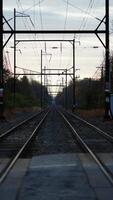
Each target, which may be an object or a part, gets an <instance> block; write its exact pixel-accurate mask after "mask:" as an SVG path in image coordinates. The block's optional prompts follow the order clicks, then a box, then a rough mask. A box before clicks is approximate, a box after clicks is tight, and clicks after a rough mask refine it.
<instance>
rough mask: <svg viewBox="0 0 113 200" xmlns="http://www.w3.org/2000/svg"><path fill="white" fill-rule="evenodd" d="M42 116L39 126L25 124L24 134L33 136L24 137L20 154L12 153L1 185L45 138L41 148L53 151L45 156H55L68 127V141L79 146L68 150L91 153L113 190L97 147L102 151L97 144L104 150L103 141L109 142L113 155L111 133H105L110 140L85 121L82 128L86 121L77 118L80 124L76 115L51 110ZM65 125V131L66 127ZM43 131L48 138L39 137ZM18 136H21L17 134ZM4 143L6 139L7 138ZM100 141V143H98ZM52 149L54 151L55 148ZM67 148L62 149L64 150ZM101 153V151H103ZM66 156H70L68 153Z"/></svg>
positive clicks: (0, 178)
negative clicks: (16, 164)
mask: <svg viewBox="0 0 113 200" xmlns="http://www.w3.org/2000/svg"><path fill="white" fill-rule="evenodd" d="M48 113H50V114H51V113H52V116H51V118H50V120H49V121H48V122H47V120H48V118H49V117H48V116H49V115H50V114H49V115H48ZM40 114H41V115H40V116H39V118H38V122H36V121H35V122H33V121H32V120H31V121H32V122H31V121H30V125H29V128H28V123H26V122H25V124H24V125H23V127H24V133H26V134H28V132H29V134H28V135H29V136H28V135H27V139H26V137H25V135H24V137H25V138H24V139H23V137H22V135H23V133H21V134H20V135H21V136H20V138H21V140H22V141H23V144H21V147H20V145H19V146H18V149H17V150H16V152H15V153H14V151H12V152H13V153H14V154H13V153H12V155H11V159H10V162H9V163H8V164H7V166H6V167H5V168H4V170H2V172H1V173H0V183H2V182H3V181H4V179H5V178H6V177H7V175H8V173H9V172H10V170H11V169H12V167H13V166H14V164H15V163H16V161H17V160H18V158H19V157H20V156H22V155H24V154H25V152H26V149H27V151H28V152H31V151H32V148H31V146H33V147H34V146H36V145H37V143H38V142H40V137H42V138H41V139H42V140H45V138H46V139H47V140H46V143H45V142H43V143H41V146H43V147H42V148H44V146H46V145H47V146H48V149H49V150H48V149H47V148H45V149H46V150H48V151H46V150H45V151H44V152H43V153H45V152H46V154H48V153H53V151H52V148H54V150H55V148H56V145H53V143H54V141H55V140H58V141H57V143H56V144H57V145H58V144H59V143H60V142H61V140H62V141H63V140H64V138H63V137H62V135H61V134H64V135H65V134H67V133H66V129H65V127H67V126H68V128H67V129H68V132H69V137H67V140H70V143H74V144H75V146H73V145H72V146H69V145H68V149H69V148H71V147H73V148H76V149H79V151H78V152H82V153H83V152H84V153H86V152H87V153H88V155H90V156H91V158H92V159H93V160H94V161H95V162H96V163H97V165H99V168H100V169H101V170H102V172H103V173H104V175H105V176H106V177H107V179H108V180H109V182H110V184H112V186H113V173H112V171H111V170H110V169H109V168H108V167H107V166H106V164H105V163H104V161H103V160H101V159H100V157H99V154H98V153H99V152H98V151H97V147H98V145H97V143H98V144H99V145H100V146H101V143H103V141H104V142H105V141H106V142H105V143H107V142H109V144H110V145H111V146H110V149H109V152H111V151H112V152H113V141H112V138H111V137H108V134H107V133H105V135H107V137H106V136H104V135H102V134H103V133H104V132H103V133H102V131H101V130H100V129H98V128H97V127H94V126H93V125H90V124H88V123H86V122H85V121H84V122H82V124H81V123H80V121H82V120H79V118H76V120H77V121H76V120H75V116H74V115H72V114H70V113H68V112H64V111H61V110H56V109H51V111H48V110H47V111H46V112H43V113H40ZM55 115H56V116H55ZM54 117H55V119H53V118H54ZM45 119H46V120H45ZM52 120H53V121H52ZM55 120H56V122H58V123H59V122H60V123H61V124H60V126H59V127H58V128H60V129H58V128H57V125H58V124H57V123H56V122H55V123H54V121H55ZM58 120H59V121H58ZM78 121H79V123H78ZM63 122H64V124H65V127H64V125H63ZM34 124H35V125H34ZM43 124H46V125H45V127H44V128H42V127H43V126H42V125H43ZM47 124H49V125H50V126H52V131H51V130H49V129H48V127H47ZM84 124H86V126H87V128H84ZM20 128H21V126H19V132H20ZM79 128H80V130H78V129H79ZM17 129H18V128H17V127H16V130H17ZM21 129H22V131H23V128H21ZM39 129H40V131H41V130H42V129H44V130H43V134H44V135H43V134H39ZM56 129H57V130H56ZM61 129H62V132H60V131H61ZM89 129H90V131H89ZM92 129H94V130H93V132H92ZM28 130H29V131H28ZM55 130H56V133H57V134H58V135H55V134H56V133H55ZM84 130H85V132H84ZM13 131H14V130H13ZM96 131H97V133H96ZM70 132H71V134H70ZM100 132H101V134H100ZM10 133H11V132H10ZM13 134H14V133H13ZM37 134H38V137H36V136H37ZM8 135H9V133H8ZM16 135H17V131H16ZM16 135H15V137H13V140H14V138H16V137H17V136H16ZM40 135H41V136H40ZM70 135H72V139H73V141H72V140H71V136H70ZM88 135H89V138H88ZM8 137H11V136H10V135H9V136H8ZM100 138H101V139H100ZM3 139H4V136H3ZM11 139H12V137H11ZM59 139H60V140H59ZM6 140H7V139H6ZM96 140H97V141H99V142H97V143H96ZM7 141H8V140H7ZM49 142H50V144H47V143H49ZM20 143H21V142H20ZM52 145H53V146H54V147H52ZM64 146H65V145H64ZM64 146H63V145H62V148H63V147H64ZM51 147H52V148H51ZM102 148H103V147H102ZM13 150H14V149H13ZM100 150H101V148H100ZM76 152H77V151H76ZM100 152H101V151H100ZM55 153H56V151H55ZM57 153H58V152H57ZM65 153H67V151H66V152H65Z"/></svg>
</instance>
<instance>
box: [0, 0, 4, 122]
mask: <svg viewBox="0 0 113 200" xmlns="http://www.w3.org/2000/svg"><path fill="white" fill-rule="evenodd" d="M3 113H4V77H3V0H1V1H0V119H1V120H2V119H3V118H4V116H3Z"/></svg>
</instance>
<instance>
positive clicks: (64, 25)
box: [64, 0, 69, 30]
mask: <svg viewBox="0 0 113 200" xmlns="http://www.w3.org/2000/svg"><path fill="white" fill-rule="evenodd" d="M68 6H69V0H67V5H66V16H65V22H64V30H65V29H66V24H67V18H68Z"/></svg>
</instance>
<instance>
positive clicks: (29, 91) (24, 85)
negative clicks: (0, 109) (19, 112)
mask: <svg viewBox="0 0 113 200" xmlns="http://www.w3.org/2000/svg"><path fill="white" fill-rule="evenodd" d="M4 77H5V78H4V82H5V105H6V107H8V108H11V107H13V106H14V92H13V91H14V79H13V77H12V76H11V74H10V72H9V71H8V70H7V71H5V72H4ZM40 91H41V85H40V83H38V82H37V81H35V80H32V81H29V80H28V78H27V77H26V76H23V77H22V78H20V79H17V78H16V93H15V106H16V107H22V108H23V107H33V106H38V107H40ZM43 94H45V99H44V102H43V105H45V106H46V105H47V104H48V103H49V101H50V100H51V97H50V96H49V95H48V92H47V88H46V87H44V86H43ZM45 102H46V103H45Z"/></svg>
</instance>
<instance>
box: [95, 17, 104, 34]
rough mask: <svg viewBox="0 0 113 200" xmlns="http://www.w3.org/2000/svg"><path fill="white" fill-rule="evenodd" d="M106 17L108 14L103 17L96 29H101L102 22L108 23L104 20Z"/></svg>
mask: <svg viewBox="0 0 113 200" xmlns="http://www.w3.org/2000/svg"><path fill="white" fill-rule="evenodd" d="M105 18H106V15H105V16H104V17H103V19H102V20H101V21H100V23H99V25H98V26H97V28H96V31H97V30H98V29H99V27H100V26H101V24H102V23H104V24H106V22H105V21H104V20H105Z"/></svg>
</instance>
